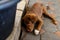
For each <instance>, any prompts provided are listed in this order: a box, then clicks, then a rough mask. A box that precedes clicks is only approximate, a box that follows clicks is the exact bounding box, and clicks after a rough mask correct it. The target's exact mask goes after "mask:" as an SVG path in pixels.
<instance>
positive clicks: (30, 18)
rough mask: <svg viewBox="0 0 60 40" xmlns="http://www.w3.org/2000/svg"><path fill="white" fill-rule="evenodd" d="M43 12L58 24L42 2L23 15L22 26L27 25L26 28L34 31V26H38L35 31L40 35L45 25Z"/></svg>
mask: <svg viewBox="0 0 60 40" xmlns="http://www.w3.org/2000/svg"><path fill="white" fill-rule="evenodd" d="M43 14H45V15H46V16H48V17H49V18H51V19H52V21H53V23H54V24H55V25H56V24H57V22H56V20H55V18H54V16H52V15H50V14H48V12H47V9H46V7H44V6H43V5H42V4H41V3H35V4H34V5H33V6H32V7H31V8H30V10H27V12H26V14H25V15H24V16H23V17H22V26H25V28H26V30H27V31H29V32H32V31H33V29H34V27H36V28H35V29H34V33H35V34H36V35H38V34H39V32H40V30H41V27H42V25H43V20H42V16H43Z"/></svg>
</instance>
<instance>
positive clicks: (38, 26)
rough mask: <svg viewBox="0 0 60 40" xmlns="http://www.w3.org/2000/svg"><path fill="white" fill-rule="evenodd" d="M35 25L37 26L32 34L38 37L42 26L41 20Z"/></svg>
mask: <svg viewBox="0 0 60 40" xmlns="http://www.w3.org/2000/svg"><path fill="white" fill-rule="evenodd" d="M36 24H37V28H36V29H35V30H34V33H35V35H38V34H39V32H40V30H41V27H42V25H43V20H42V19H41V18H40V19H39V20H38V21H37V23H36Z"/></svg>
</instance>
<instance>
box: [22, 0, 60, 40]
mask: <svg viewBox="0 0 60 40" xmlns="http://www.w3.org/2000/svg"><path fill="white" fill-rule="evenodd" d="M36 1H37V0H30V2H29V6H32V4H33V3H35V2H36ZM41 1H42V3H43V4H44V5H46V4H47V3H48V4H49V5H50V6H51V7H53V8H52V9H54V10H52V11H49V13H51V12H53V13H54V14H55V15H56V20H57V21H58V25H57V26H56V25H54V24H52V22H51V20H50V19H48V18H44V25H43V27H42V29H43V30H45V32H44V33H43V34H41V35H38V36H35V35H33V33H27V34H25V31H23V32H22V39H23V40H60V36H59V35H60V0H41ZM41 1H37V2H41ZM24 35H25V37H23V36H24Z"/></svg>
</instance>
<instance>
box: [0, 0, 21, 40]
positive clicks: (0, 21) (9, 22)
mask: <svg viewBox="0 0 60 40" xmlns="http://www.w3.org/2000/svg"><path fill="white" fill-rule="evenodd" d="M19 1H20V0H8V1H5V0H0V40H5V39H6V38H7V37H8V36H9V35H10V33H11V32H12V30H13V25H14V20H15V14H16V7H17V3H18V2H19Z"/></svg>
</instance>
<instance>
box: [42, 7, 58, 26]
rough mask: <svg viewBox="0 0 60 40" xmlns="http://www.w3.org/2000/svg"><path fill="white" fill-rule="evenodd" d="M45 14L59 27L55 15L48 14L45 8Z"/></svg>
mask: <svg viewBox="0 0 60 40" xmlns="http://www.w3.org/2000/svg"><path fill="white" fill-rule="evenodd" d="M43 12H44V14H45V15H46V16H48V17H49V18H51V19H52V22H53V23H54V24H55V25H57V21H56V20H55V17H54V15H51V14H48V12H47V9H46V8H45V7H43Z"/></svg>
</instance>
